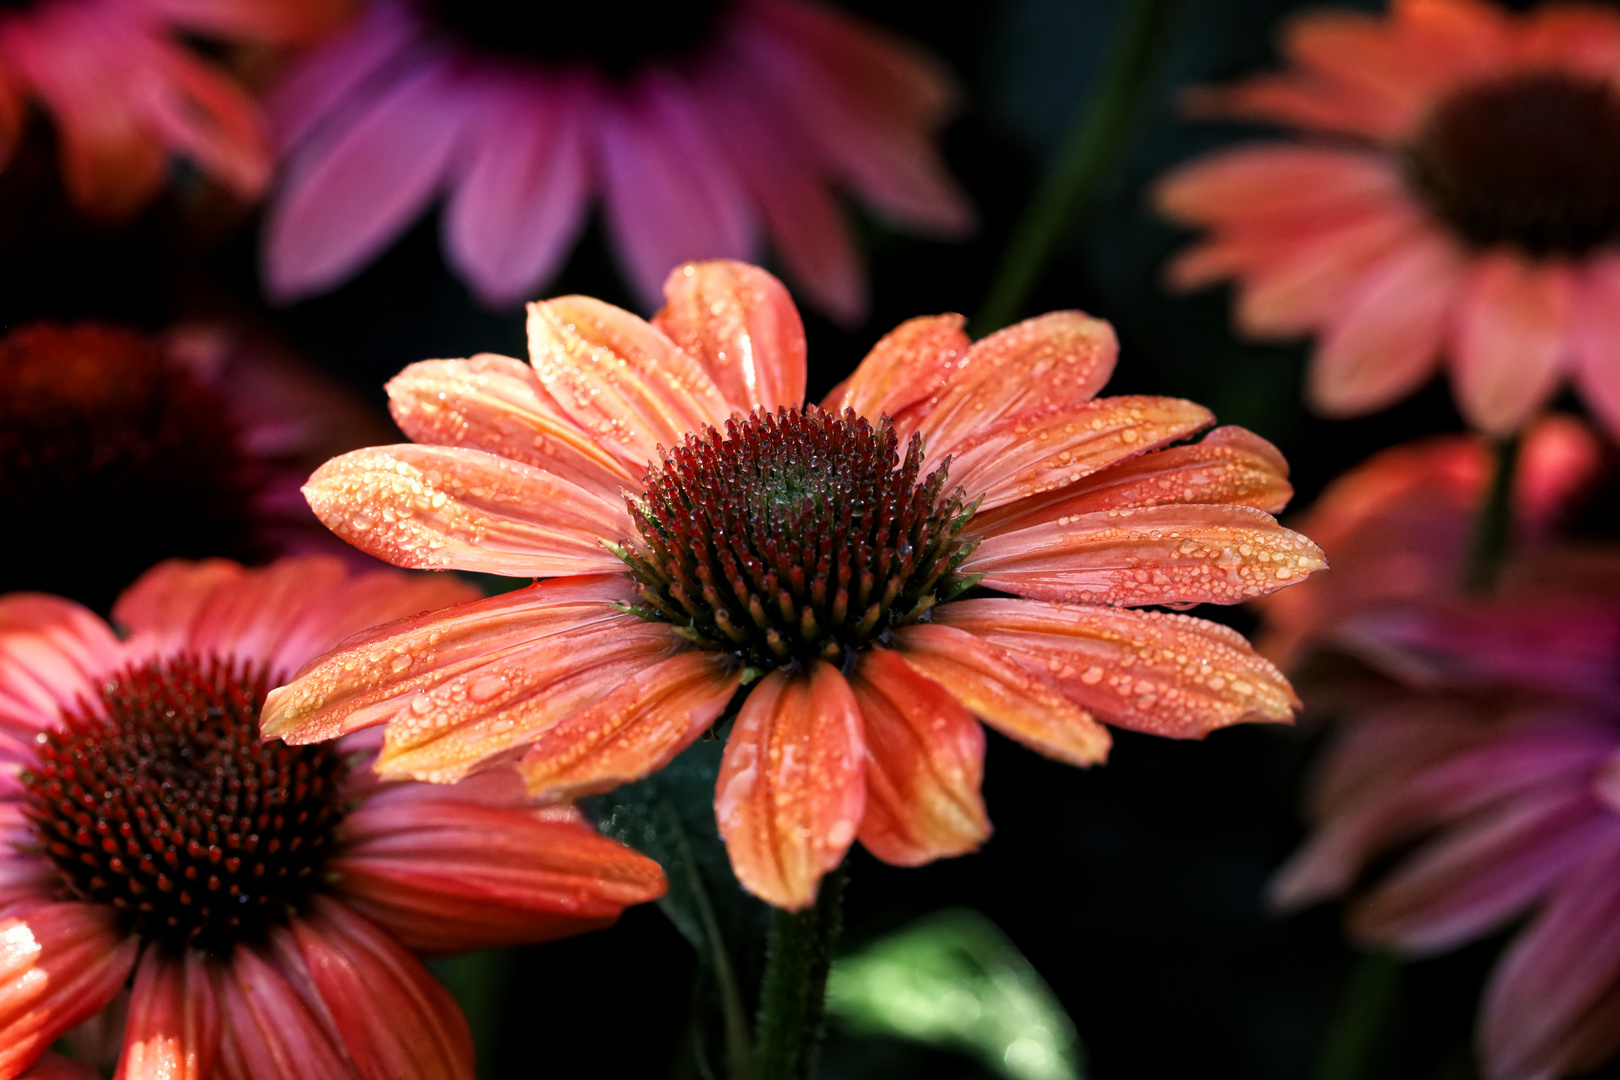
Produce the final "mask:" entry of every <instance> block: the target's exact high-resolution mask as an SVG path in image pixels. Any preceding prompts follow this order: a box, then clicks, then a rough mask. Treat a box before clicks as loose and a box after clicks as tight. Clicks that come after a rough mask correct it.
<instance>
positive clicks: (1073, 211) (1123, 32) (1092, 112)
mask: <svg viewBox="0 0 1620 1080" xmlns="http://www.w3.org/2000/svg"><path fill="white" fill-rule="evenodd" d="M1178 5H1179V0H1127V3H1126V4H1125V5H1124V8H1125V10H1123V11H1122V12H1121V13H1120V17H1119V25H1118V27H1117V29H1116V30H1115V31H1114V39H1113V41H1112V42H1110V43H1109V48H1108V50H1107V52H1106V53H1105V54H1104V55H1106V56H1107V57H1108V63H1107V65H1106V66H1105V67H1104V68H1103V71H1102V74H1101V76H1100V77H1099V80H1098V82H1097V84H1096V86H1095V88H1094V89H1093V91H1092V92H1091V93H1089V94H1087V95H1086V96H1085V97H1084V98H1083V99H1082V104H1081V106H1080V108H1079V109H1078V110H1077V112H1076V114H1075V118H1074V121H1073V123H1072V125H1071V127H1070V129H1069V133H1068V135H1067V136H1066V137H1065V138H1064V141H1063V145H1062V147H1060V148H1059V150H1058V154H1057V157H1056V158H1054V159H1053V161H1052V164H1051V166H1050V168H1048V170H1047V172H1046V176H1045V177H1044V178H1042V181H1041V186H1040V190H1039V191H1038V192H1036V195H1035V199H1034V201H1033V202H1032V203H1030V205H1029V207H1028V208H1027V209H1026V210H1025V211H1024V216H1023V218H1022V219H1021V220H1020V221H1019V222H1018V226H1017V228H1016V229H1015V230H1014V232H1013V235H1012V240H1011V241H1010V242H1009V243H1008V245H1007V251H1006V253H1005V254H1004V255H1003V256H1002V258H1001V265H1000V266H998V267H997V268H996V276H995V278H994V279H993V280H992V282H991V284H990V292H989V296H988V297H987V298H986V300H985V302H984V306H983V307H982V308H980V309H979V314H978V316H977V318H975V319H974V320H973V328H974V330H975V331H976V332H977V333H980V334H986V333H989V332H990V331H992V330H999V329H1001V328H1002V327H1003V326H1006V325H1007V324H1008V323H1011V322H1012V321H1013V320H1014V319H1016V318H1017V317H1018V314H1019V312H1021V311H1022V310H1023V308H1024V305H1025V304H1026V303H1027V302H1028V300H1029V294H1030V292H1031V291H1032V290H1033V289H1034V288H1035V286H1036V284H1037V283H1038V282H1039V281H1040V277H1041V272H1042V271H1043V270H1044V269H1045V268H1046V264H1047V263H1048V262H1049V261H1050V260H1051V258H1052V252H1053V251H1054V250H1055V249H1056V248H1057V246H1058V245H1059V244H1060V243H1062V242H1063V240H1064V239H1065V238H1066V237H1067V236H1068V235H1069V230H1070V229H1071V227H1072V226H1073V225H1074V223H1075V221H1076V220H1078V218H1079V217H1080V215H1081V213H1082V211H1084V210H1085V209H1086V208H1087V206H1088V205H1089V204H1090V203H1092V202H1093V201H1094V200H1095V199H1096V197H1097V194H1098V192H1099V191H1100V189H1101V187H1102V183H1103V181H1104V180H1105V179H1107V176H1108V168H1109V166H1110V165H1112V164H1113V163H1114V161H1115V158H1116V157H1117V156H1118V154H1119V152H1120V150H1121V149H1122V148H1123V146H1124V142H1125V139H1126V137H1127V136H1128V135H1129V133H1130V129H1131V120H1132V118H1133V117H1135V115H1136V112H1137V108H1138V105H1139V104H1140V102H1141V99H1142V94H1143V91H1145V90H1146V89H1147V88H1148V86H1149V84H1150V83H1151V82H1152V79H1153V74H1154V72H1155V71H1156V70H1157V68H1158V61H1159V55H1160V51H1161V49H1162V47H1163V45H1164V44H1165V43H1166V42H1167V41H1168V40H1169V38H1170V30H1171V29H1172V27H1173V26H1174V25H1175V16H1176V11H1177V8H1178Z"/></svg>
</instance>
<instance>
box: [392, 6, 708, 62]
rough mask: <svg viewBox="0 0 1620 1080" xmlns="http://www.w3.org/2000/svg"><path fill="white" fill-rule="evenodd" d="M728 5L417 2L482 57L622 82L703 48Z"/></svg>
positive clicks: (684, 57)
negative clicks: (588, 70) (583, 70)
mask: <svg viewBox="0 0 1620 1080" xmlns="http://www.w3.org/2000/svg"><path fill="white" fill-rule="evenodd" d="M734 2H735V0H694V2H692V3H681V4H675V3H668V2H659V0H590V2H587V3H541V2H536V0H517V2H516V3H511V2H504V0H419V3H420V4H421V5H422V7H423V9H424V11H425V12H426V13H427V14H428V16H429V18H431V19H432V20H433V21H434V22H435V23H437V24H438V25H439V26H440V27H442V28H443V29H444V30H445V31H447V32H448V33H450V34H452V35H453V36H455V37H458V38H460V39H461V40H462V41H464V42H465V43H466V44H468V45H470V46H471V47H473V48H475V49H478V50H479V51H482V52H488V53H494V54H496V55H501V56H507V57H510V58H512V59H516V60H527V61H531V62H539V63H542V64H548V65H564V64H568V63H570V62H574V61H582V62H584V63H586V64H588V65H590V66H591V67H593V68H595V69H596V70H597V71H600V72H603V73H605V74H607V75H609V76H612V77H614V78H618V79H623V78H627V77H629V76H631V75H634V74H635V73H636V72H638V71H640V70H641V69H643V68H645V67H646V66H647V65H649V64H653V63H657V62H659V61H680V60H684V59H687V58H689V57H691V56H693V55H695V54H696V53H698V52H699V51H701V50H702V48H703V47H704V46H705V45H707V44H708V43H709V42H710V41H711V40H712V39H713V36H714V32H715V30H716V28H717V27H718V25H719V23H720V21H721V18H722V16H724V15H725V14H726V13H727V11H728V10H729V9H730V8H731V7H732V6H733V3H734Z"/></svg>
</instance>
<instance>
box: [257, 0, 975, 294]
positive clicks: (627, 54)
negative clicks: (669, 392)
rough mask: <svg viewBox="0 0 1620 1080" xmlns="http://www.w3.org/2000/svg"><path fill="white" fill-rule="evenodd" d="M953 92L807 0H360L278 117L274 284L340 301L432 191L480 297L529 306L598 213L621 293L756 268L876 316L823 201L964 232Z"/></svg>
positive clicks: (274, 110)
mask: <svg viewBox="0 0 1620 1080" xmlns="http://www.w3.org/2000/svg"><path fill="white" fill-rule="evenodd" d="M953 98H954V93H953V89H952V86H951V82H950V80H949V78H948V77H947V76H946V75H945V73H944V71H943V70H942V69H941V68H939V67H938V66H937V65H936V64H935V63H934V62H933V61H931V60H930V59H928V58H927V57H926V56H924V55H923V54H922V53H921V52H919V51H918V50H917V49H916V48H915V47H913V46H911V45H909V44H908V43H905V42H902V41H899V40H897V39H895V38H892V37H890V36H888V35H886V34H883V33H882V32H880V31H879V30H878V29H877V28H875V27H872V26H870V25H867V24H865V23H863V22H861V21H859V20H857V19H856V18H854V17H852V16H850V15H848V14H845V13H843V12H840V11H837V10H835V9H833V8H830V7H824V6H821V5H819V4H813V3H805V2H803V0H707V2H704V3H698V4H683V5H670V4H661V3H647V4H630V5H622V4H613V5H602V4H568V5H540V6H535V5H522V6H517V7H514V6H512V5H507V4H499V3H488V2H476V3H475V2H466V0H462V2H455V3H440V2H437V0H373V2H372V3H371V5H370V9H369V11H368V12H367V14H366V17H365V18H364V19H363V20H361V21H360V22H359V23H358V24H357V25H356V26H355V27H354V28H353V29H352V30H350V31H349V32H348V33H346V34H345V35H343V36H342V37H341V38H339V39H338V40H336V41H334V42H332V43H331V44H329V45H327V46H326V47H325V48H324V49H322V50H320V51H319V52H317V53H316V54H315V55H313V56H312V57H310V58H309V59H308V60H307V61H306V62H305V64H304V65H303V67H302V68H301V69H300V70H298V71H296V72H295V73H294V74H293V75H292V76H291V77H290V78H289V79H288V80H287V82H286V83H285V85H283V86H282V87H281V88H280V89H279V90H278V91H277V93H276V94H275V96H274V97H273V98H272V100H271V105H270V107H271V116H272V119H273V122H274V126H275V131H276V140H277V144H278V146H279V148H280V153H281V155H282V156H283V158H284V159H285V164H284V166H283V176H282V180H281V182H280V184H279V188H278V191H277V192H276V194H275V196H274V198H273V199H272V202H271V206H270V210H269V217H268V221H267V224H266V234H265V248H264V259H265V280H266V283H267V286H268V288H269V290H270V292H271V294H272V295H273V296H276V297H279V298H281V299H293V298H296V297H300V296H305V295H308V294H310V293H314V292H320V291H323V290H326V289H329V288H331V287H332V286H334V285H337V284H339V283H341V282H342V281H344V280H345V279H347V278H348V277H350V276H351V275H352V274H354V273H355V271H357V270H358V269H360V268H361V267H362V266H364V265H365V264H366V263H367V262H369V261H370V260H371V259H373V258H374V257H375V256H376V255H377V254H378V253H379V252H380V251H381V250H382V249H384V248H385V247H387V246H388V245H389V244H391V243H392V242H393V241H394V240H396V239H397V238H398V236H399V235H400V234H401V233H402V232H403V231H404V230H405V229H406V228H407V227H408V226H409V225H410V224H411V222H412V221H413V220H414V219H416V218H417V217H418V216H420V215H421V214H422V212H423V211H424V210H426V209H427V208H428V207H429V206H430V205H432V204H433V203H434V202H435V201H436V200H437V199H438V198H439V197H440V196H444V197H445V199H446V210H445V215H444V218H443V245H444V249H445V255H446V257H447V258H448V259H449V261H450V263H451V265H452V266H454V268H455V269H456V272H457V273H458V274H460V275H461V276H462V277H463V278H465V279H466V280H467V282H468V283H469V284H470V285H471V286H472V288H473V290H474V292H475V293H477V295H478V296H479V297H480V298H482V299H483V300H484V301H485V302H486V303H489V304H492V305H496V306H507V305H511V304H514V303H516V302H519V301H521V300H525V299H529V298H531V297H533V296H535V295H536V294H537V293H538V292H539V290H540V289H541V287H542V286H544V285H545V284H547V283H548V282H549V281H550V279H551V278H552V277H553V276H554V275H555V273H556V272H557V270H558V268H559V267H560V266H561V265H562V263H563V261H564V259H565V258H566V256H567V255H568V253H569V250H570V248H572V246H573V244H574V242H575V240H576V239H577V238H578V236H579V234H580V231H581V230H582V229H583V227H584V225H585V222H586V218H587V216H588V214H589V212H590V208H591V204H592V202H593V201H594V199H595V198H597V197H598V196H599V197H600V198H601V199H602V206H603V214H604V220H605V223H606V226H607V230H608V233H609V235H610V236H611V238H612V242H613V246H614V249H615V251H616V253H617V257H618V262H619V265H620V267H621V268H622V271H623V273H624V276H625V278H626V280H627V281H628V282H629V284H630V286H631V288H632V290H633V291H634V293H635V295H636V296H637V297H638V298H639V299H640V301H641V302H642V303H643V304H645V305H647V306H649V307H650V306H654V305H656V303H657V298H658V287H659V285H660V283H661V282H662V281H663V278H664V274H665V273H667V272H668V271H669V269H670V267H672V266H674V265H676V264H677V263H680V262H683V261H685V260H687V259H694V258H714V257H731V258H740V259H747V258H752V257H756V256H757V255H758V253H759V251H760V247H761V240H762V239H763V237H764V236H766V235H768V236H769V237H770V240H771V245H772V248H773V250H774V251H775V253H776V255H777V256H778V257H779V258H780V259H781V262H782V265H783V267H784V268H785V270H786V272H787V275H788V276H789V277H790V278H791V279H792V280H793V281H794V283H795V285H797V286H798V287H799V288H800V289H802V290H803V291H804V294H805V296H806V297H807V299H809V300H810V301H811V302H812V303H814V304H816V305H817V306H818V307H820V308H822V309H823V310H825V311H826V312H827V313H828V314H830V315H832V316H834V317H835V318H838V319H840V320H842V321H844V322H855V321H859V320H860V318H861V317H862V315H863V314H864V313H865V310H866V305H867V286H866V280H865V273H864V270H863V269H862V266H861V260H860V256H859V255H858V253H857V251H856V248H855V245H854V241H853V237H852V235H851V233H850V230H849V227H848V225H847V224H846V222H845V220H844V216H843V213H842V211H841V210H840V209H839V206H838V202H837V199H836V194H835V193H836V192H837V191H839V190H840V189H848V190H850V191H852V192H853V193H854V194H856V195H857V196H859V197H860V198H861V199H862V200H863V201H865V202H866V203H867V204H868V205H869V206H871V207H872V208H873V209H874V210H875V211H876V212H878V213H879V214H881V215H883V216H885V217H887V218H889V219H891V220H892V221H894V222H896V223H897V224H899V225H902V226H905V227H908V228H913V229H918V230H921V231H924V232H930V233H935V234H939V235H944V236H955V235H960V234H961V233H963V232H964V231H966V230H967V229H968V228H970V227H971V225H972V221H973V215H972V212H971V210H970V209H969V206H968V203H967V201H966V198H965V197H964V196H963V194H962V193H961V192H960V190H959V189H958V188H957V186H956V184H955V183H954V182H953V181H952V180H951V179H950V177H949V175H948V174H947V173H946V171H945V169H944V166H943V163H942V162H941V161H940V160H939V157H938V154H937V152H936V150H935V149H934V147H933V144H932V140H933V137H934V135H935V133H936V132H937V130H938V128H939V127H940V126H941V124H942V123H943V122H944V121H945V119H946V118H947V117H948V115H949V113H950V112H951V111H952V108H953Z"/></svg>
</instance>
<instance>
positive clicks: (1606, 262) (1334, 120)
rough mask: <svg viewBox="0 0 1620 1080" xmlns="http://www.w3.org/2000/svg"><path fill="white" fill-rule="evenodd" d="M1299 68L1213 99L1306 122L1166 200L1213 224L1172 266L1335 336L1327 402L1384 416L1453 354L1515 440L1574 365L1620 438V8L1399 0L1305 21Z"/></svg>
mask: <svg viewBox="0 0 1620 1080" xmlns="http://www.w3.org/2000/svg"><path fill="white" fill-rule="evenodd" d="M1282 47H1283V51H1284V52H1285V54H1286V55H1287V58H1288V60H1289V61H1290V62H1291V65H1292V66H1291V67H1290V68H1288V69H1287V70H1286V71H1284V72H1283V73H1281V74H1278V75H1265V76H1259V77H1256V78H1252V79H1250V80H1248V81H1245V82H1242V83H1239V84H1238V85H1236V86H1235V87H1231V88H1228V89H1211V90H1203V91H1200V92H1198V93H1197V94H1196V95H1194V96H1192V97H1191V98H1189V103H1190V105H1191V106H1192V108H1193V111H1195V112H1197V113H1201V114H1203V115H1205V116H1225V117H1237V118H1243V119H1250V120H1259V121H1264V122H1270V123H1276V124H1282V125H1286V126H1289V127H1294V128H1298V129H1301V130H1303V131H1304V132H1306V133H1308V134H1309V135H1310V136H1311V138H1310V140H1309V141H1307V142H1303V143H1295V144H1286V143H1255V144H1248V145H1242V146H1239V147H1236V148H1234V149H1229V150H1226V151H1223V152H1222V153H1220V154H1218V155H1215V156H1213V157H1211V158H1209V159H1207V160H1203V161H1199V162H1195V163H1194V164H1192V165H1188V166H1183V167H1181V168H1180V169H1178V170H1177V171H1175V172H1174V173H1172V174H1171V175H1170V176H1168V177H1166V178H1165V180H1164V181H1163V182H1162V183H1161V184H1160V185H1159V187H1158V189H1157V192H1156V199H1157V202H1158V204H1159V206H1160V207H1161V209H1162V210H1163V211H1164V212H1165V213H1166V214H1167V215H1169V216H1170V217H1172V218H1174V219H1175V220H1178V221H1181V222H1185V223H1187V224H1190V225H1195V226H1204V227H1208V228H1210V229H1211V230H1212V236H1211V238H1210V239H1209V240H1207V241H1205V242H1204V243H1202V244H1200V245H1199V246H1197V247H1196V248H1194V249H1193V250H1191V251H1189V252H1187V253H1185V254H1183V255H1181V256H1180V257H1179V258H1177V259H1176V261H1175V262H1174V263H1172V264H1171V267H1170V271H1169V273H1170V280H1171V281H1172V282H1173V283H1174V284H1176V285H1177V286H1179V287H1181V288H1194V287H1197V286H1200V285H1207V284H1209V283H1211V282H1215V281H1221V280H1225V279H1228V278H1235V279H1237V280H1238V282H1239V283H1240V290H1239V298H1238V303H1237V309H1236V311H1237V319H1238V323H1239V326H1240V327H1241V329H1242V330H1243V331H1244V332H1245V333H1249V334H1253V335H1256V336H1260V337H1282V338H1287V337H1292V336H1295V335H1299V334H1304V333H1307V332H1317V333H1318V335H1319V341H1318V343H1317V346H1316V350H1315V352H1314V354H1313V356H1312V360H1311V369H1310V375H1309V380H1308V383H1307V392H1308V394H1309V396H1310V399H1311V401H1312V403H1313V404H1314V405H1315V406H1316V407H1317V408H1319V409H1321V410H1322V411H1323V412H1325V413H1327V414H1329V415H1350V414H1356V413H1362V412H1368V411H1372V410H1375V409H1379V408H1382V407H1384V406H1386V405H1389V404H1390V403H1391V402H1393V401H1396V400H1398V399H1399V398H1401V397H1404V396H1405V395H1407V394H1410V393H1412V392H1413V391H1414V390H1416V389H1418V388H1419V387H1420V386H1422V385H1423V384H1424V383H1425V382H1426V381H1428V379H1429V377H1430V376H1431V375H1432V373H1433V372H1434V370H1435V368H1436V365H1437V364H1438V363H1439V361H1441V360H1442V359H1444V360H1446V361H1448V362H1449V364H1450V367H1451V381H1452V387H1453V390H1454V392H1455V394H1456V396H1457V401H1458V405H1459V407H1460V408H1461V410H1462V412H1463V415H1464V416H1465V417H1467V419H1468V421H1469V422H1470V423H1471V424H1473V425H1474V426H1475V427H1476V428H1478V429H1479V430H1481V431H1485V432H1488V433H1490V434H1493V435H1505V434H1511V433H1512V432H1514V431H1516V430H1517V429H1518V428H1519V427H1520V426H1521V425H1522V424H1523V423H1524V422H1525V420H1526V419H1528V418H1529V417H1531V416H1533V415H1534V414H1535V412H1536V411H1537V410H1538V409H1539V408H1540V407H1541V406H1543V405H1544V404H1545V403H1546V402H1547V401H1548V399H1549V398H1551V397H1552V396H1553V394H1554V392H1555V391H1556V390H1557V389H1558V387H1559V386H1560V384H1561V383H1563V382H1564V381H1565V380H1566V379H1573V380H1574V381H1575V382H1576V383H1577V385H1578V386H1579V387H1580V389H1581V392H1582V394H1583V396H1584V397H1585V399H1586V401H1587V402H1588V403H1589V404H1590V405H1591V407H1592V408H1593V409H1594V410H1595V411H1596V412H1597V414H1598V415H1599V416H1600V417H1601V418H1602V419H1603V420H1604V421H1605V422H1606V423H1607V424H1609V425H1610V427H1611V428H1612V429H1614V430H1620V345H1617V344H1616V343H1617V342H1620V89H1617V85H1616V80H1617V79H1620V12H1615V11H1614V10H1612V9H1609V8H1606V7H1602V6H1595V5H1591V6H1588V5H1578V4H1558V3H1554V4H1547V5H1544V6H1542V7H1539V8H1537V9H1536V10H1535V11H1534V12H1531V13H1529V14H1517V13H1512V12H1508V11H1505V10H1503V9H1501V8H1498V7H1496V6H1495V5H1493V4H1491V3H1489V2H1488V0H1396V2H1395V3H1394V4H1393V6H1392V10H1391V12H1390V13H1389V14H1388V15H1373V14H1368V13H1363V12H1357V11H1351V10H1340V11H1324V12H1313V13H1310V14H1307V15H1302V16H1298V17H1296V18H1295V19H1293V20H1292V21H1290V22H1289V23H1288V24H1287V26H1286V28H1285V30H1284V33H1283V39H1282Z"/></svg>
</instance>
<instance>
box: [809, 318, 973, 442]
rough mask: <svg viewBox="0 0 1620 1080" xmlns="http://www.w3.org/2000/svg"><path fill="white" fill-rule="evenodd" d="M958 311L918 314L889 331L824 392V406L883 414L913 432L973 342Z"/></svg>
mask: <svg viewBox="0 0 1620 1080" xmlns="http://www.w3.org/2000/svg"><path fill="white" fill-rule="evenodd" d="M966 323H967V320H966V319H964V318H963V317H962V316H960V315H921V316H918V317H917V318H915V319H907V320H906V321H905V322H903V323H901V324H900V325H899V326H897V327H895V328H894V329H893V330H890V331H889V332H888V333H887V334H884V335H883V337H881V338H879V339H878V343H877V344H876V345H874V346H872V351H871V352H869V353H867V354H866V358H865V359H864V360H862V361H861V363H860V366H859V367H857V368H856V369H855V373H854V374H853V375H851V376H850V377H849V378H848V379H846V380H845V381H844V382H843V384H842V385H840V386H839V387H837V388H836V389H834V390H833V392H832V393H830V394H828V395H827V399H826V400H825V401H824V402H823V403H822V404H823V405H824V406H825V407H826V408H827V409H828V410H829V411H832V412H840V413H841V412H843V411H844V410H845V409H854V410H855V412H856V413H857V414H859V415H861V416H865V417H867V418H869V419H874V420H875V419H877V418H878V417H879V416H887V417H889V419H891V420H893V421H894V424H895V430H897V431H899V432H900V433H901V434H902V435H909V434H910V433H911V432H912V431H915V430H916V428H917V425H918V424H919V423H920V422H921V421H922V418H923V417H924V416H927V415H928V413H929V412H930V411H931V410H932V408H933V405H934V396H935V395H936V394H937V393H938V392H939V390H940V388H941V387H943V386H944V385H945V382H946V380H948V379H949V378H950V377H951V373H952V372H954V371H955V370H956V369H957V367H959V366H960V365H961V364H963V363H965V362H966V360H967V355H968V351H969V350H970V349H972V347H973V343H972V342H971V341H970V340H968V336H967V334H966V333H965V332H963V329H962V327H963V326H964V325H966Z"/></svg>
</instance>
